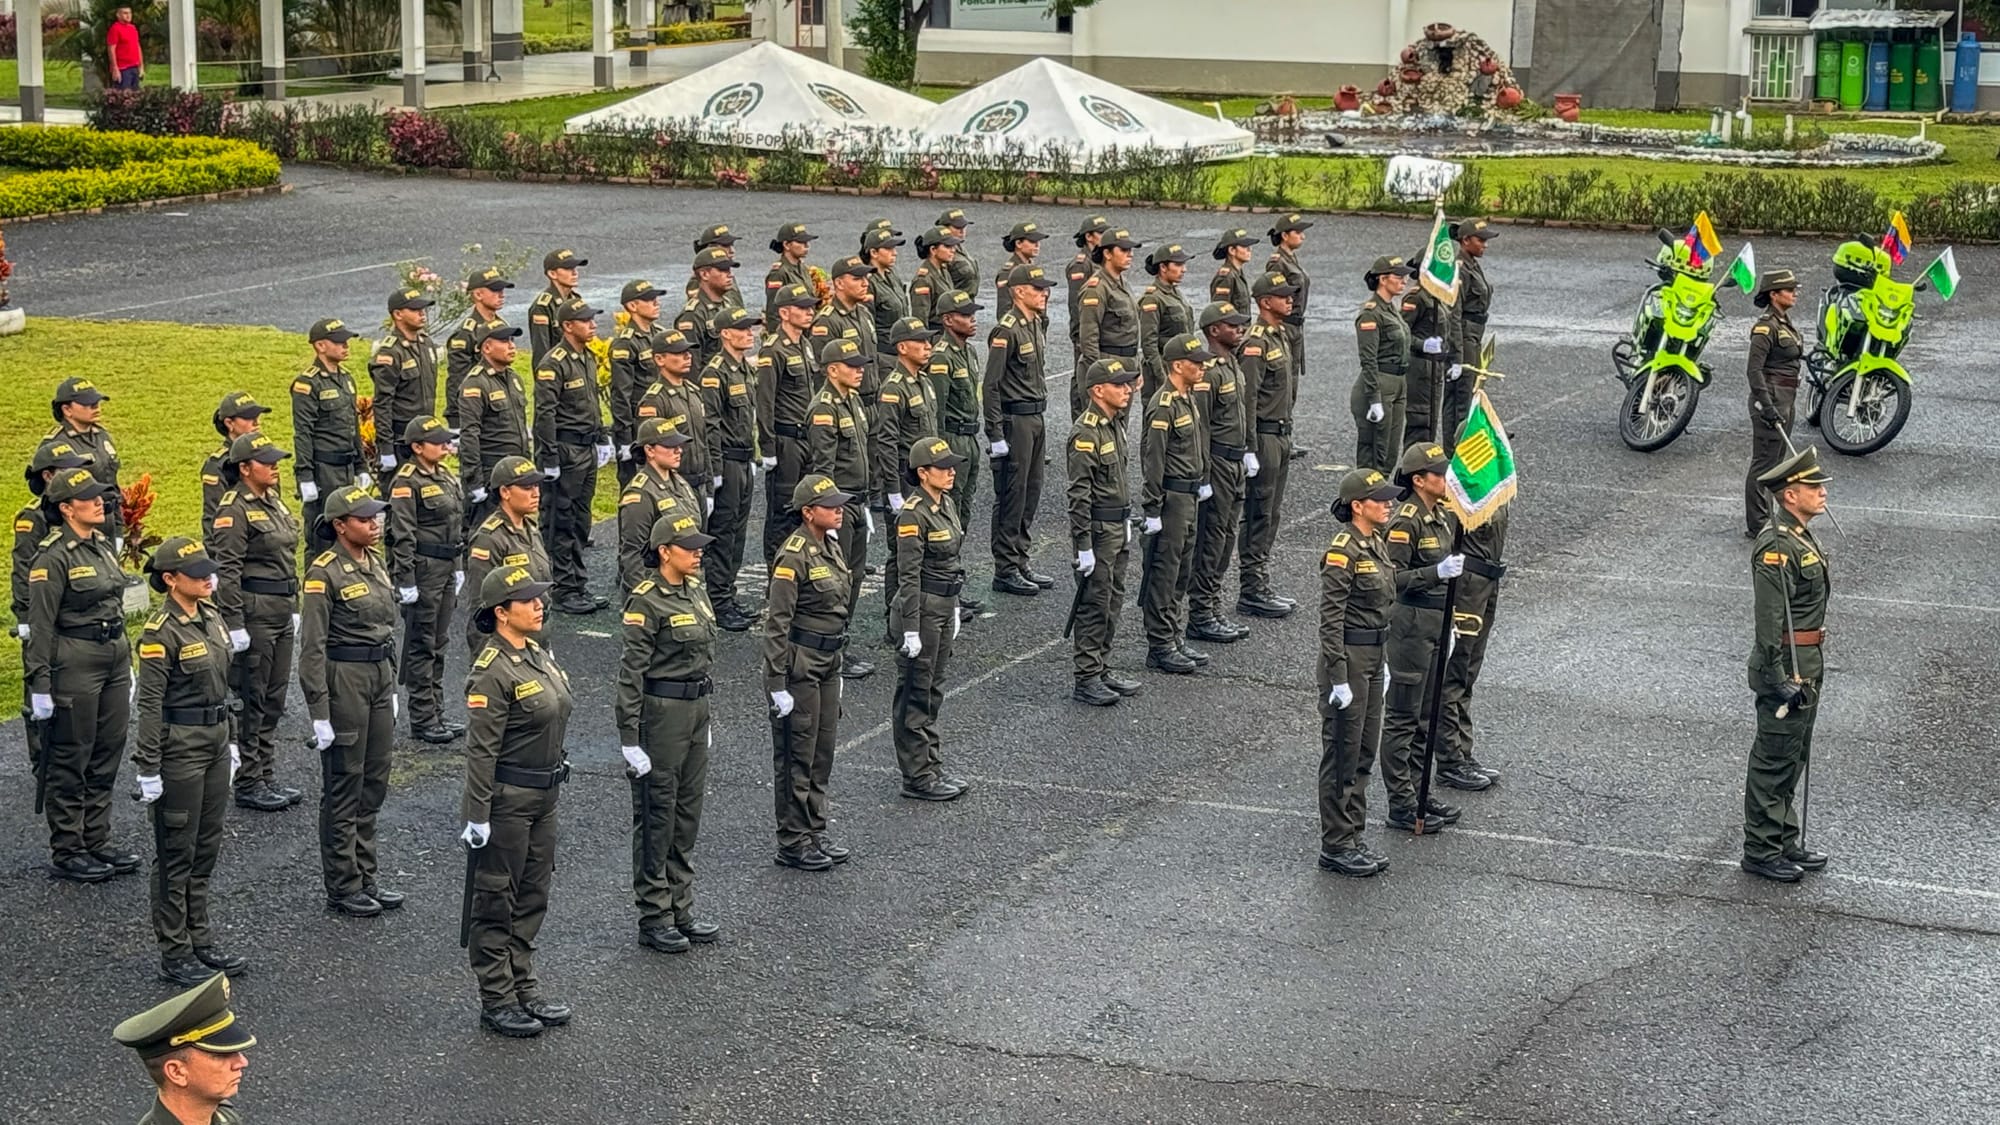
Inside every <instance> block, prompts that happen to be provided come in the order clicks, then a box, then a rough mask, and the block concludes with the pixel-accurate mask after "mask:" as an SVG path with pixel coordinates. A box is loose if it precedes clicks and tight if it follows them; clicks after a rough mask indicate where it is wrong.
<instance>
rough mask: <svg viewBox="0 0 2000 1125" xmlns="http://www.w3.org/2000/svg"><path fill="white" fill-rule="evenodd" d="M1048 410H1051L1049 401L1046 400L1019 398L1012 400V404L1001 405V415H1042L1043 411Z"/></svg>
mask: <svg viewBox="0 0 2000 1125" xmlns="http://www.w3.org/2000/svg"><path fill="white" fill-rule="evenodd" d="M1048 408H1049V400H1048V399H1045V398H1017V399H1014V400H1012V401H1011V402H1003V403H1001V404H1000V413H1002V414H1040V413H1041V412H1042V411H1044V410H1047V409H1048Z"/></svg>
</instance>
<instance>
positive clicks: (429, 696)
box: [389, 414, 465, 743]
mask: <svg viewBox="0 0 2000 1125" xmlns="http://www.w3.org/2000/svg"><path fill="white" fill-rule="evenodd" d="M457 438H458V431H456V430H454V429H452V428H450V427H449V426H446V425H445V424H444V419H442V418H439V417H436V416H435V415H430V414H426V415H423V416H421V417H417V418H412V419H410V424H409V425H408V426H407V427H405V428H404V430H403V444H404V446H405V447H406V448H408V449H409V450H410V455H409V457H408V459H407V460H405V461H404V462H403V463H402V464H401V465H400V466H399V467H398V468H397V469H396V475H395V476H394V477H392V478H390V481H389V573H390V576H391V577H392V578H393V579H394V580H395V583H396V600H397V602H398V603H399V604H400V605H401V606H402V607H403V659H402V663H401V668H400V671H401V673H402V683H403V687H404V689H405V691H406V693H407V697H408V702H409V706H410V734H411V735H412V736H413V737H415V738H416V739H417V740H418V741H420V742H431V743H444V742H452V741H455V740H456V739H457V738H458V736H459V735H462V734H464V733H465V725H464V724H463V723H458V722H453V721H451V720H448V719H446V718H445V717H444V653H445V647H446V645H447V644H449V643H450V642H449V640H448V637H449V630H450V628H451V621H452V611H453V608H454V607H455V606H456V605H457V604H458V594H459V591H460V589H462V588H463V587H464V585H465V497H464V495H463V494H461V493H460V491H459V484H458V478H457V477H456V476H454V475H453V474H452V473H451V472H450V470H448V469H446V468H445V466H444V458H445V455H446V454H447V453H449V452H450V451H451V443H452V442H453V441H456V440H457Z"/></svg>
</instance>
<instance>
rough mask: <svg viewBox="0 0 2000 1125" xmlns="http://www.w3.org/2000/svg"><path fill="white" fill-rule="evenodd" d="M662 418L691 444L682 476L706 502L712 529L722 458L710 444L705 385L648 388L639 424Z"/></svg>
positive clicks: (691, 382) (663, 383) (685, 382)
mask: <svg viewBox="0 0 2000 1125" xmlns="http://www.w3.org/2000/svg"><path fill="white" fill-rule="evenodd" d="M648 418H658V419H659V420H660V421H662V422H665V423H666V424H667V426H668V427H669V428H671V429H675V430H679V431H680V432H681V433H683V434H686V435H687V438H688V443H687V444H686V445H683V446H681V476H683V477H685V478H687V482H688V484H689V485H691V486H693V488H694V491H695V495H697V496H700V497H701V498H702V500H703V506H702V510H701V518H702V526H703V527H704V528H706V527H707V525H708V505H709V504H711V503H712V502H713V500H714V497H715V485H714V484H713V483H712V482H713V479H714V472H715V467H716V465H717V464H718V463H719V462H720V457H719V455H718V454H717V453H716V452H715V450H714V448H713V447H711V446H710V445H709V443H708V407H706V406H704V405H703V404H702V397H701V382H700V380H698V379H682V380H681V381H679V382H675V381H674V380H672V379H665V378H663V379H661V380H660V381H659V382H657V383H654V384H653V385H652V386H650V387H647V388H646V393H645V394H643V395H641V396H639V421H640V422H642V423H643V422H644V421H645V420H646V419H648Z"/></svg>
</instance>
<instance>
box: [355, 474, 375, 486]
mask: <svg viewBox="0 0 2000 1125" xmlns="http://www.w3.org/2000/svg"><path fill="white" fill-rule="evenodd" d="M374 484H375V478H374V477H371V476H369V475H368V474H367V473H356V474H354V487H356V488H370V487H373V486H374Z"/></svg>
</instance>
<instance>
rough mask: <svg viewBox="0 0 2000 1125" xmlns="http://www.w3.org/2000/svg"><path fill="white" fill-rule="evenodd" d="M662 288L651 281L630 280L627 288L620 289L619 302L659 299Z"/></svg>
mask: <svg viewBox="0 0 2000 1125" xmlns="http://www.w3.org/2000/svg"><path fill="white" fill-rule="evenodd" d="M660 294H661V289H660V287H659V286H657V285H654V284H653V283H652V282H650V281H643V280H642V281H628V282H626V283H625V288H623V289H620V290H619V291H618V303H619V304H621V305H629V304H631V303H632V302H634V301H657V300H659V299H660Z"/></svg>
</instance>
